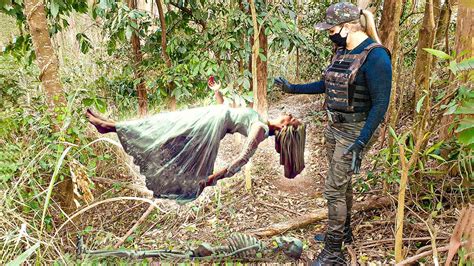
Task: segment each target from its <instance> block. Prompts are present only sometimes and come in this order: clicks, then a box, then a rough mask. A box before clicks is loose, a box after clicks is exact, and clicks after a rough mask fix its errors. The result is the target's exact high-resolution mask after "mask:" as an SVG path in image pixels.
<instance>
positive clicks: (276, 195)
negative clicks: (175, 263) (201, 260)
mask: <svg viewBox="0 0 474 266" xmlns="http://www.w3.org/2000/svg"><path fill="white" fill-rule="evenodd" d="M282 112H290V113H292V114H293V115H294V116H295V117H298V118H300V119H302V120H303V121H304V122H305V123H306V125H307V143H306V151H305V162H306V168H305V170H304V171H303V172H302V173H301V174H300V175H299V176H297V177H296V178H294V179H287V178H285V177H284V176H283V167H282V166H280V165H279V158H278V155H277V153H276V152H275V150H274V140H273V137H270V138H269V139H267V140H266V141H265V142H264V143H261V144H260V146H259V150H258V151H257V152H256V154H255V155H254V156H253V158H252V160H251V162H250V165H251V177H252V186H251V189H249V190H248V189H246V188H245V182H244V176H243V174H242V173H239V174H238V175H236V176H235V177H232V178H229V179H226V180H221V181H219V183H218V184H217V186H214V187H208V188H206V189H205V191H204V192H203V194H202V195H201V196H200V197H199V198H198V199H197V200H195V201H193V202H190V203H187V204H184V205H179V204H177V203H176V202H174V201H169V200H158V203H157V204H158V205H159V206H160V208H161V210H156V211H154V212H153V213H152V214H151V215H150V216H149V217H148V219H147V220H146V221H145V222H144V223H143V224H142V225H141V226H140V227H139V229H137V230H136V231H135V232H134V233H133V234H132V235H131V236H130V237H129V238H128V239H127V241H126V242H125V244H124V245H122V247H125V248H130V249H138V250H146V249H168V248H169V249H177V250H186V249H189V248H193V247H196V246H197V245H198V244H200V243H201V242H208V243H211V244H214V245H222V244H225V239H226V238H227V237H229V236H230V235H231V234H232V233H234V232H241V233H248V232H251V231H253V230H255V229H258V228H263V227H266V226H268V225H270V224H273V223H278V222H282V221H288V220H292V219H298V216H299V215H303V214H306V213H310V212H314V211H316V210H319V209H322V208H326V202H325V200H324V199H323V196H322V192H323V186H324V177H325V175H326V170H327V160H326V154H325V150H324V144H323V143H324V139H323V131H324V127H325V123H326V121H325V119H326V118H325V115H324V112H323V109H322V98H321V96H311V95H295V96H289V97H288V96H285V97H284V98H281V99H280V100H279V101H277V102H276V103H273V104H271V106H270V109H269V117H270V118H271V117H276V116H278V115H279V114H281V113H282ZM243 141H244V140H240V141H239V138H237V137H234V136H227V137H225V138H224V140H223V142H222V143H221V147H220V150H219V155H218V160H217V161H216V167H215V169H220V168H221V167H223V166H225V165H227V164H228V163H230V162H231V161H232V158H235V157H236V156H237V154H238V153H239V151H240V147H241V143H242V142H243ZM377 147H378V145H375V147H374V148H373V149H372V150H371V151H370V152H369V154H368V158H367V159H366V160H365V161H364V162H363V171H362V173H361V174H360V175H358V176H355V177H354V178H355V179H357V178H363V177H364V176H366V170H367V169H368V168H370V162H371V157H372V156H373V154H375V153H377ZM107 178H111V179H112V178H113V179H115V180H122V181H130V177H129V176H127V175H126V174H124V175H123V176H122V177H117V176H114V177H111V176H108V177H107ZM134 181H135V182H136V181H137V179H134ZM96 188H97V189H96V190H97V191H101V192H100V194H99V195H97V197H96V201H99V200H101V199H106V198H110V197H117V195H120V196H134V195H137V194H136V193H135V192H133V191H131V190H126V189H123V188H121V187H117V186H111V185H104V184H99V183H96ZM380 192H381V189H380V188H374V189H373V190H371V191H368V192H365V193H359V192H358V191H357V190H356V191H355V195H354V197H355V201H363V200H364V198H365V196H366V195H369V194H378V193H380ZM148 206H149V205H148V204H147V203H143V202H138V201H130V200H123V201H118V202H113V203H107V204H103V205H99V206H97V207H95V208H94V209H92V210H91V211H90V212H87V213H85V214H84V215H82V216H81V217H80V219H79V220H77V221H76V223H75V226H70V227H69V228H68V230H66V231H67V234H66V235H65V236H69V237H67V238H68V239H74V237H73V236H74V235H75V234H77V233H82V234H83V235H84V237H85V244H86V246H87V247H88V248H90V249H108V248H111V247H112V246H113V245H114V244H115V243H116V242H117V241H118V240H119V239H120V237H122V236H123V235H124V234H125V232H127V231H128V230H129V229H130V228H131V227H132V225H133V224H134V223H135V222H136V221H137V220H138V218H139V217H140V216H141V215H142V214H143V212H145V210H146V209H147V208H148ZM394 206H395V205H393V206H391V207H389V208H386V209H383V210H376V211H370V212H365V213H356V214H354V216H353V217H354V218H353V221H354V222H353V228H354V235H355V237H356V240H355V244H354V245H353V246H354V250H355V253H356V255H357V259H358V261H359V263H362V264H366V263H368V262H373V263H375V265H383V264H388V263H392V262H393V261H392V259H391V258H393V255H392V253H391V252H393V241H391V240H390V239H391V238H393V236H394V234H393V231H394V224H393V223H394V216H395V211H394V210H395V208H394ZM325 224H326V221H321V222H318V223H315V224H312V225H310V226H306V227H304V228H301V229H296V230H291V231H288V232H286V233H284V235H286V236H292V237H296V238H299V239H300V240H302V241H303V243H304V251H303V256H302V258H301V259H300V260H299V261H298V263H307V262H310V261H311V260H312V259H313V258H314V257H315V255H317V253H318V252H319V250H320V249H321V246H322V245H321V244H319V243H316V242H315V241H314V239H313V236H314V234H315V233H317V232H322V231H324V227H325ZM428 235H429V234H428V232H427V230H426V228H424V224H423V223H421V222H419V221H413V222H407V223H406V225H405V236H406V237H410V238H415V237H426V236H428ZM438 236H439V237H444V238H449V234H448V232H444V231H443V230H440V232H439V234H438ZM261 240H262V241H264V242H266V243H269V242H270V239H261ZM69 242H71V240H69ZM70 244H73V243H70ZM429 244H430V242H429V238H428V239H425V238H423V239H421V240H417V241H412V242H409V243H408V242H407V245H408V246H409V247H411V245H416V246H417V247H419V246H425V245H429ZM70 246H71V251H72V248H74V245H70ZM255 261H256V262H257V261H265V262H277V263H295V262H296V261H295V260H293V259H291V258H289V257H286V256H285V255H283V254H281V253H273V254H272V253H270V254H266V255H264V256H263V258H260V259H259V260H255Z"/></svg>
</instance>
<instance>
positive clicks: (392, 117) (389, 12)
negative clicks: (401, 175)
mask: <svg viewBox="0 0 474 266" xmlns="http://www.w3.org/2000/svg"><path fill="white" fill-rule="evenodd" d="M401 15H402V3H401V1H399V0H385V1H384V4H383V12H382V21H381V23H380V40H381V41H382V43H383V45H384V46H385V47H387V49H389V50H390V52H391V56H392V91H391V94H390V104H389V108H388V112H387V116H386V123H385V126H384V129H383V130H382V132H383V133H382V134H381V138H385V135H386V134H385V133H386V132H387V126H390V127H392V128H395V125H396V123H397V109H396V108H395V103H396V102H397V97H398V93H397V86H398V77H399V75H398V72H397V68H398V58H399V56H398V54H399V50H400V49H399V48H400V41H399V32H400V25H399V24H400V17H401ZM382 143H383V141H382ZM392 144H393V141H392V138H389V146H392Z"/></svg>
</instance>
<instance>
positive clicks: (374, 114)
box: [357, 48, 392, 145]
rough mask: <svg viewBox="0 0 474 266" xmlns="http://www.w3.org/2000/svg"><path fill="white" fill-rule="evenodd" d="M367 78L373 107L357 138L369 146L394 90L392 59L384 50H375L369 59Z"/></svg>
mask: <svg viewBox="0 0 474 266" xmlns="http://www.w3.org/2000/svg"><path fill="white" fill-rule="evenodd" d="M366 64H369V65H367V70H366V71H365V78H366V80H367V87H368V89H369V93H370V100H371V101H372V107H371V108H370V111H369V114H368V116H367V120H366V121H365V125H364V127H363V128H362V130H361V131H360V135H359V137H358V138H357V140H358V141H361V142H362V143H363V144H364V145H367V143H368V142H369V140H370V138H371V137H372V135H373V134H374V132H375V130H376V129H377V127H378V126H379V125H380V123H381V122H382V121H383V119H384V116H385V113H386V112H387V109H388V105H389V103H390V92H391V89H392V65H391V62H390V57H389V55H388V54H387V52H386V51H385V50H384V49H383V48H375V49H374V50H372V51H371V52H370V54H369V55H368V57H367V62H366Z"/></svg>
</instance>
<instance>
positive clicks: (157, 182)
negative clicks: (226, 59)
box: [86, 82, 306, 200]
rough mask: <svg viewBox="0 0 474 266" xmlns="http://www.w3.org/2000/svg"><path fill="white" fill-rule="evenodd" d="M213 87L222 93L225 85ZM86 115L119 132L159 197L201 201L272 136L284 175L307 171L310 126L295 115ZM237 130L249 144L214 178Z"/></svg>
mask: <svg viewBox="0 0 474 266" xmlns="http://www.w3.org/2000/svg"><path fill="white" fill-rule="evenodd" d="M209 86H210V87H211V89H214V90H216V91H218V88H216V87H215V86H220V84H217V85H216V84H215V83H214V82H210V84H209ZM218 102H221V101H219V100H218ZM86 116H87V119H88V120H89V122H90V123H91V124H92V125H94V126H95V127H96V129H97V131H99V133H102V134H106V133H109V132H116V133H117V135H118V138H119V140H120V143H121V144H122V146H123V148H124V150H125V152H126V153H127V154H129V155H131V156H133V158H134V163H135V164H136V165H138V166H139V167H140V173H141V174H143V175H144V176H145V177H146V181H145V183H146V186H147V188H148V189H150V190H152V191H153V193H154V196H155V197H158V198H172V199H177V200H193V199H195V198H197V196H199V194H200V193H201V192H202V190H203V189H204V187H206V186H210V185H214V184H215V183H216V182H217V180H219V179H222V178H225V177H230V176H233V175H234V174H235V173H237V172H238V171H239V170H240V169H241V168H242V166H244V165H245V164H246V163H247V162H248V161H249V159H250V157H252V156H253V154H254V153H255V150H256V149H257V147H258V145H259V143H260V142H262V141H263V140H265V139H266V138H267V137H269V136H273V135H274V136H275V149H276V150H277V152H278V153H279V154H280V163H281V164H283V165H284V168H285V176H286V177H288V178H293V177H295V176H296V175H298V174H299V173H300V172H301V171H302V170H303V168H304V157H303V154H304V144H305V134H306V133H305V125H304V124H302V123H301V122H300V121H299V120H297V119H296V118H294V117H293V116H291V115H282V116H280V117H278V118H276V119H272V120H268V121H266V120H264V119H262V117H261V116H260V115H259V114H258V113H257V112H256V111H254V110H253V109H249V108H229V107H227V106H224V105H213V106H208V107H200V108H192V109H187V110H182V111H176V112H166V113H159V114H156V115H153V116H149V117H146V118H143V119H138V120H131V121H124V122H118V123H115V122H111V121H106V120H104V119H102V118H100V117H98V116H97V115H95V114H94V113H93V112H92V111H90V110H87V112H86ZM235 132H238V133H240V134H242V135H244V136H246V137H247V141H246V144H245V145H244V147H243V149H242V151H241V153H240V155H239V156H238V157H237V158H236V159H235V160H234V161H233V162H232V163H231V164H230V165H229V166H227V167H226V168H224V169H222V170H220V171H218V172H216V173H214V174H213V170H214V162H215V161H216V157H217V152H218V149H219V144H220V141H221V140H222V139H223V138H224V136H225V135H226V134H229V133H230V134H233V133H235Z"/></svg>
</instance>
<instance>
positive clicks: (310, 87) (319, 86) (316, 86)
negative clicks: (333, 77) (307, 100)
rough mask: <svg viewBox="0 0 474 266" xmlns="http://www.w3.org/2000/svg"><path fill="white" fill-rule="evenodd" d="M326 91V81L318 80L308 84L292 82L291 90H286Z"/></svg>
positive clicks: (297, 92)
mask: <svg viewBox="0 0 474 266" xmlns="http://www.w3.org/2000/svg"><path fill="white" fill-rule="evenodd" d="M325 91H326V89H325V87H324V81H322V80H320V81H316V82H313V83H307V84H290V87H289V90H288V91H285V92H288V93H293V94H321V93H324V92H325Z"/></svg>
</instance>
